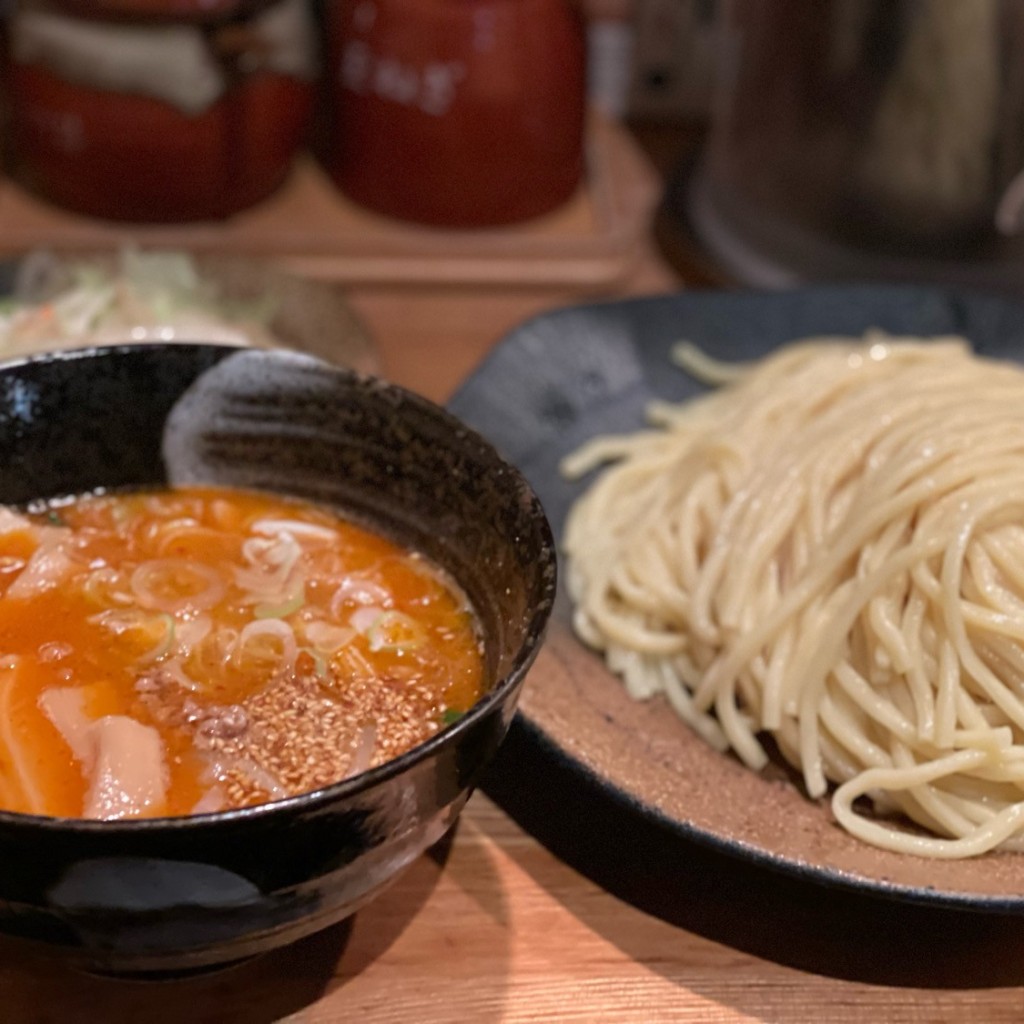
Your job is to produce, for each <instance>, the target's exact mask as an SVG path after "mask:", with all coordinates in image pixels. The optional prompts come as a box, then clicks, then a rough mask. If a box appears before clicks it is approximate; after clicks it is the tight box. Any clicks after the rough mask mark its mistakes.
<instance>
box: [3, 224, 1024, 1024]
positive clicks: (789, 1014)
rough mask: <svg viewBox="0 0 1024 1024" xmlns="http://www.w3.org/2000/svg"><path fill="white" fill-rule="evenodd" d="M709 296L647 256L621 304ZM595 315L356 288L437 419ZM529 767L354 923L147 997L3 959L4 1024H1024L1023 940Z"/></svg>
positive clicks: (508, 757) (530, 298) (526, 301)
mask: <svg viewBox="0 0 1024 1024" xmlns="http://www.w3.org/2000/svg"><path fill="white" fill-rule="evenodd" d="M696 279H697V277H696V275H695V274H690V273H688V272H687V270H686V268H685V267H684V268H683V269H682V270H681V271H680V270H679V269H674V268H672V267H670V266H668V265H667V264H666V263H665V262H664V260H663V259H662V258H661V257H660V255H659V254H658V252H656V251H655V248H654V246H653V245H652V244H649V243H646V242H645V243H644V244H643V245H642V251H641V252H639V253H638V258H637V260H636V261H635V264H634V265H633V266H632V267H631V269H630V272H629V273H628V275H625V276H624V277H623V278H622V279H621V280H619V281H617V282H616V283H615V285H614V288H613V289H611V290H610V292H609V294H614V295H623V294H633V295H639V294H651V293H657V292H663V291H666V290H668V289H674V288H678V287H681V286H684V285H687V284H691V283H693V281H694V280H696ZM582 297H583V296H581V295H580V293H579V292H578V291H577V290H574V289H572V288H568V287H554V288H543V287H534V286H529V287H516V288H506V287H481V286H473V287H471V288H464V287H460V286H458V285H457V284H446V285H443V286H438V285H433V286H432V285H427V284H414V285H409V284H408V283H405V284H401V285H389V284H388V283H387V282H377V283H370V284H360V285H358V286H354V287H353V288H352V291H351V300H352V304H353V305H354V306H355V308H356V310H357V312H358V313H359V314H360V315H361V316H362V317H363V319H364V320H365V322H366V325H367V327H368V328H369V330H370V332H371V334H372V336H373V338H374V339H375V341H376V343H377V345H378V347H379V351H380V355H381V362H382V367H383V372H384V374H385V375H386V376H388V377H390V378H392V379H394V380H396V381H398V382H400V383H402V384H404V385H407V386H409V387H411V388H414V389H417V390H419V391H421V392H423V393H424V394H426V395H428V396H429V397H431V398H434V399H437V400H444V399H445V398H446V397H447V396H448V395H449V394H451V392H452V391H453V389H454V388H455V387H456V386H457V384H458V382H459V381H460V380H461V379H462V378H463V377H464V376H465V375H466V374H467V373H468V372H470V371H471V369H472V368H473V367H474V365H476V363H477V362H478V361H479V360H480V359H481V358H482V357H483V355H484V354H485V353H486V352H487V350H488V349H489V348H490V347H491V346H492V345H493V344H494V343H495V342H496V341H497V340H498V339H500V338H501V337H502V335H503V334H505V333H506V331H508V330H509V329H510V328H511V327H513V326H515V325H516V324H517V323H519V322H521V321H522V320H524V319H526V318H527V317H529V316H531V315H534V314H536V313H539V312H542V311H544V310H546V309H550V308H553V307H555V306H558V305H561V304H564V303H567V302H573V301H577V300H579V299H580V298H582ZM520 756H525V755H523V754H522V752H521V751H519V750H518V749H517V748H516V747H515V746H513V747H507V748H506V749H505V750H504V752H503V756H502V757H501V759H500V760H499V763H498V765H497V766H496V767H495V770H494V773H493V775H492V776H491V778H490V780H489V781H488V783H487V784H486V785H485V789H486V791H487V792H490V793H491V794H493V795H494V796H495V797H496V798H497V799H499V800H500V801H501V803H502V804H503V805H504V806H505V807H506V808H508V809H509V810H511V811H512V812H513V813H514V814H515V818H513V816H512V815H511V814H510V813H509V812H508V810H504V809H502V807H500V806H499V805H498V803H496V802H495V801H494V800H492V799H491V798H490V797H489V796H487V795H485V793H484V792H478V793H477V794H476V795H475V796H474V797H473V798H472V800H471V801H470V804H469V806H468V808H467V809H466V811H465V813H464V814H463V815H462V818H461V820H460V822H459V824H458V825H457V827H456V829H455V830H454V831H453V833H452V834H451V835H450V836H449V837H448V838H447V840H446V841H444V842H443V843H441V844H440V845H439V846H438V847H436V848H435V849H434V850H432V851H431V852H430V853H429V854H428V855H425V856H423V857H422V858H420V859H419V860H418V861H417V862H415V863H414V864H413V866H412V867H411V869H410V870H409V871H408V872H407V873H406V874H405V875H403V876H402V877H401V878H400V879H399V880H398V881H397V882H396V883H395V885H394V886H393V887H392V888H390V889H389V890H388V891H387V892H386V893H385V894H384V895H382V896H381V897H380V898H379V899H378V900H376V901H375V902H374V903H372V904H371V905H370V906H368V907H367V908H365V909H364V910H363V911H361V912H360V913H359V914H358V915H357V916H356V917H355V918H354V919H353V920H351V921H349V922H346V923H344V924H342V925H339V926H336V927H334V928H332V929H329V930H327V931H326V932H323V933H321V934H319V935H316V936H314V937H312V938H310V939H307V940H305V941H303V942H300V943H298V944H297V945H295V946H292V947H290V948H287V949H284V950H280V951H278V952H276V953H272V954H268V955H266V956H264V957H262V958H259V959H256V960H254V961H250V962H248V963H246V964H243V965H241V966H237V967H234V968H231V969H229V970H225V971H222V972H219V973H215V974H210V975H206V976H202V977H197V978H192V979H188V980H176V981H161V982H132V983H127V982H119V981H110V980H101V979H97V978H91V977H88V976H85V975H81V974H77V973H74V972H72V971H70V970H68V969H67V968H65V967H62V966H60V965H58V964H55V963H52V962H50V961H48V960H46V959H44V958H42V957H40V956H39V955H38V954H36V953H35V952H31V951H28V950H26V949H24V948H23V947H21V946H20V945H17V944H14V943H0V1022H3V1024H28V1022H32V1024H43V1022H62V1024H63V1022H82V1024H94V1022H96V1024H99V1022H120V1021H140V1022H152V1024H161V1022H174V1024H206V1022H218V1024H232V1022H240V1024H262V1022H268V1024H269V1022H272V1021H288V1022H292V1024H299V1022H301V1024H335V1022H338V1024H340V1022H343V1021H358V1022H360V1024H376V1022H391V1021H394V1022H405V1021H414V1022H418V1024H419V1022H422V1024H436V1022H443V1021H453V1022H454V1021H460V1022H480V1024H486V1022H499V1021H500V1022H508V1024H511V1022H519V1021H579V1022H598V1021H613V1022H619V1021H621V1022H634V1021H635V1022H638V1024H639V1022H644V1024H649V1022H659V1021H693V1022H702V1024H704V1022H707V1024H735V1022H740V1021H779V1022H783V1021H784V1022H794V1024H838V1022H853V1021H870V1022H876V1021H880V1022H894V1024H899V1022H908V1024H909V1022H915V1024H918V1022H931V1021H981V1022H992V1024H996V1022H1003V1021H1007V1022H1008V1021H1019V1020H1024V985H1022V982H1024V921H1020V920H1019V919H1005V918H1000V917H993V916H982V915H976V916H972V915H966V914H953V913H948V912H946V913H943V912H937V911H935V910H926V909H923V908H917V907H913V906H907V905H899V904H894V903H892V904H891V903H886V902H875V901H873V900H868V899H863V898H856V897H852V896H850V895H848V894H844V893H842V892H838V891H832V890H828V889H825V888H820V887H817V886H813V885H805V884H802V883H799V882H797V881H794V880H792V879H788V878H785V877H782V876H776V875H774V874H772V873H770V872H768V871H765V870H763V869H758V868H754V867H751V866H749V865H746V864H743V863H741V862H738V861H733V860H732V859H730V858H729V857H727V856H725V855H722V854H719V853H716V852H714V851H710V850H706V849H703V848H700V847H697V846H683V845H679V844H678V843H675V844H669V845H668V847H666V845H665V844H664V843H660V842H659V840H658V839H657V837H654V838H653V839H652V837H651V836H644V835H641V834H640V833H639V832H637V831H634V830H633V827H632V825H631V824H630V823H629V822H625V821H622V820H617V819H616V818H615V816H614V815H608V814H607V813H606V812H605V811H604V810H602V809H600V808H596V807H593V806H591V805H590V804H589V802H588V801H589V798H588V796H587V795H586V794H578V793H573V792H564V791H563V792H559V791H558V786H557V784H556V783H557V780H550V784H549V781H548V780H547V778H546V777H545V774H544V772H545V769H544V766H543V765H537V764H534V765H529V766H528V765H526V764H525V763H523V762H520V761H519V760H517V758H518V757H520ZM527 769H529V770H527ZM538 780H540V781H539V784H538ZM516 819H518V820H519V821H521V822H523V825H525V826H527V827H525V828H524V827H523V825H520V824H518V823H517V820H516ZM537 836H541V837H542V838H543V839H544V842H545V843H547V844H548V845H545V844H544V843H542V842H541V841H540V840H539V839H538V838H537Z"/></svg>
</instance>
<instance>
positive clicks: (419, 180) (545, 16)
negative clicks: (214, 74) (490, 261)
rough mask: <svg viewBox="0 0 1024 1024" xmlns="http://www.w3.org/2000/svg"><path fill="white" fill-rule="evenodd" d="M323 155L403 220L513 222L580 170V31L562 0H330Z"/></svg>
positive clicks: (336, 175) (349, 187)
mask: <svg viewBox="0 0 1024 1024" xmlns="http://www.w3.org/2000/svg"><path fill="white" fill-rule="evenodd" d="M326 33H327V53H328V61H327V69H326V79H327V86H328V91H329V98H330V114H329V119H330V125H329V131H328V135H329V138H330V142H329V145H328V148H327V152H326V155H325V163H326V165H327V169H328V171H329V173H330V174H331V176H332V177H333V179H334V181H335V182H336V184H337V185H338V187H339V188H340V189H341V190H342V191H343V192H344V193H345V194H347V195H348V196H350V197H351V198H352V199H354V200H355V201H356V202H358V203H360V204H362V205H364V206H367V207H370V208H372V209H374V210H377V211H379V212H382V213H385V214H389V215H391V216H394V217H397V218H401V219H404V220H410V221H418V222H421V223H426V224H434V225H447V226H455V227H475V226H487V225H499V224H508V223H512V222H515V221H521V220H525V219H527V218H531V217H535V216H537V215H539V214H542V213H545V212H548V211H550V210H552V209H554V208H555V207H557V206H559V205H560V204H561V203H563V202H565V201H566V200H567V199H568V198H569V197H570V196H571V195H572V194H573V192H574V191H575V190H576V188H577V187H578V185H579V183H580V180H581V177H582V175H583V164H584V159H583V122H584V103H585V101H584V96H585V36H584V28H583V24H582V19H581V17H580V15H579V13H578V11H577V9H576V8H575V7H573V6H571V5H570V4H569V3H567V2H566V0H352V2H350V3H349V2H341V0H333V2H329V5H328V13H327V18H326Z"/></svg>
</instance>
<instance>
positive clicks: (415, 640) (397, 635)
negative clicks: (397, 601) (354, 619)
mask: <svg viewBox="0 0 1024 1024" xmlns="http://www.w3.org/2000/svg"><path fill="white" fill-rule="evenodd" d="M366 638H367V639H368V640H369V641H370V650H371V651H412V650H415V649H416V648H417V647H419V646H420V645H421V644H422V643H423V640H424V635H423V628H422V627H421V626H420V624H419V623H418V622H416V621H415V619H411V618H409V616H408V615H405V614H404V613H403V612H396V611H386V612H382V613H381V614H380V615H379V616H378V617H377V620H376V622H374V624H373V625H372V626H371V627H370V628H369V629H368V630H367V631H366Z"/></svg>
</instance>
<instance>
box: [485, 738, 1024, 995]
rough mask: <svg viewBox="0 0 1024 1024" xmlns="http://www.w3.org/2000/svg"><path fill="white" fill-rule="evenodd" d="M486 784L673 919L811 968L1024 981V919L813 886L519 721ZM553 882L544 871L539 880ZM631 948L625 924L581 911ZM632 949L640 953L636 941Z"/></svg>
mask: <svg viewBox="0 0 1024 1024" xmlns="http://www.w3.org/2000/svg"><path fill="white" fill-rule="evenodd" d="M483 789H484V790H485V791H486V792H487V794H488V795H489V796H490V797H491V799H493V800H494V801H495V802H496V803H498V804H499V805H500V806H501V807H502V808H503V809H504V810H505V811H506V812H507V813H508V814H509V815H510V816H511V817H512V818H513V819H514V820H515V821H516V822H517V823H518V824H519V825H520V826H521V827H522V828H524V829H525V830H526V831H528V832H530V833H531V834H532V835H533V836H535V837H536V838H537V839H538V840H539V841H540V842H542V843H543V844H544V845H545V846H546V847H548V849H549V850H550V851H551V852H552V853H554V854H555V855H556V856H557V857H558V858H560V859H561V860H563V861H565V862H566V863H567V864H568V865H570V866H571V867H573V868H574V869H576V870H577V871H579V872H580V873H581V874H583V875H585V876H586V877H588V878H589V879H590V880H591V881H593V882H594V883H596V884H597V885H599V886H601V887H602V888H604V889H606V890H608V891H609V892H611V893H612V894H613V895H614V896H616V897H618V898H619V899H621V900H624V901H626V902H627V903H630V904H632V905H633V906H635V907H637V908H638V909H640V910H642V911H644V912H646V913H648V914H650V915H652V916H654V917H657V918H660V919H661V920H662V921H665V922H667V923H669V924H672V925H676V926H678V927H681V928H684V929H686V930H687V931H690V932H693V933H695V934H698V935H701V936H703V937H705V938H707V939H711V940H713V941H715V942H718V943H721V944H723V945H727V946H729V947H731V948H733V949H738V950H741V951H743V952H745V953H749V954H753V955H755V956H758V957H761V958H762V959H764V960H769V961H773V962H775V963H778V964H783V965H785V966H788V967H794V968H798V969H800V970H803V971H809V972H813V973H815V974H820V975H825V976H829V977H834V978H840V979H844V980H849V981H860V982H867V983H872V984H878V985H889V986H907V987H915V988H932V989H977V988H991V987H998V986H1007V985H1020V984H1022V983H1024V920H1022V919H1021V918H1020V917H1014V916H1003V915H997V914H984V913H971V912H967V911H958V910H947V909H942V908H935V907H930V906H922V905H916V904H910V903H906V902H898V901H895V900H886V899H882V898H878V897H873V896H866V895H863V894H859V893H854V892H850V891H847V890H843V889H838V888H830V887H826V886H824V885H819V884H814V883H808V882H806V881H803V880H800V879H797V878H793V877H791V876H788V875H785V874H781V873H777V872H775V871H773V870H770V869H768V868H766V867H763V866H760V865H755V864H749V863H746V862H744V861H742V860H739V859H737V858H735V857H732V856H730V855H727V854H725V853H723V852H720V851H718V850H715V849H712V848H710V847H707V846H704V845H701V844H699V843H696V842H692V841H688V840H686V839H683V838H681V837H680V836H679V835H678V833H675V832H672V831H670V830H669V829H668V828H666V827H664V826H662V825H660V824H659V823H658V822H656V821H653V820H651V819H650V818H647V817H645V816H643V815H641V814H639V813H637V812H636V811H635V810H633V809H632V808H630V807H629V806H628V805H625V804H619V803H617V802H614V801H613V800H612V798H610V797H609V796H608V794H607V792H606V791H603V790H601V789H600V788H599V787H598V786H596V785H595V784H593V783H592V782H588V780H587V778H586V777H585V776H583V775H581V774H579V773H577V772H574V771H573V770H572V769H571V768H570V767H568V766H567V764H566V763H565V762H564V761H563V762H559V761H558V760H557V759H555V758H551V757H545V756H543V755H542V754H541V753H539V752H538V749H537V747H536V745H535V741H534V740H533V739H532V738H531V737H530V736H529V734H528V733H527V731H526V730H525V729H523V728H521V727H518V726H517V727H514V728H513V730H512V732H511V733H510V735H509V738H508V740H506V743H505V745H504V746H503V747H502V750H501V753H500V755H499V758H498V760H497V761H496V762H495V764H494V765H493V766H492V768H491V770H490V771H489V772H488V775H487V777H486V779H485V780H484V785H483ZM538 882H539V884H543V880H540V879H538ZM559 895H560V897H562V898H563V901H564V890H560V893H559ZM568 909H569V910H571V911H572V912H573V913H575V914H576V915H577V916H578V917H581V918H583V919H585V920H586V923H587V924H588V925H590V926H591V927H594V928H595V929H596V930H599V931H600V930H602V929H604V930H605V932H606V934H605V937H606V938H607V939H608V941H610V942H612V943H614V944H616V945H619V946H620V948H622V947H623V942H624V941H629V940H628V939H624V938H623V933H622V931H621V930H619V929H616V928H615V926H614V922H608V923H606V922H596V921H595V920H593V919H592V915H591V918H588V904H587V903H585V902H583V901H581V903H580V906H579V907H574V906H569V908H568ZM624 951H625V952H626V953H627V954H628V955H630V956H637V951H636V950H630V949H624Z"/></svg>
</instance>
